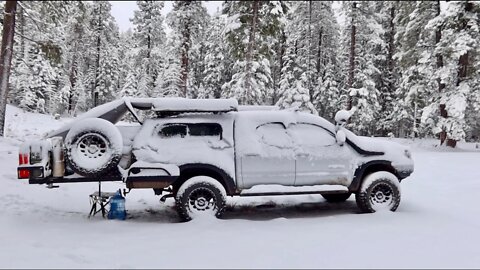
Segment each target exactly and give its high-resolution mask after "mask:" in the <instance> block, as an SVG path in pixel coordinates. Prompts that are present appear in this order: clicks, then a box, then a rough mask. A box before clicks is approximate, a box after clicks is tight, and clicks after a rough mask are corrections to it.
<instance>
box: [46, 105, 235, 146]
mask: <svg viewBox="0 0 480 270" xmlns="http://www.w3.org/2000/svg"><path fill="white" fill-rule="evenodd" d="M133 109H138V110H153V111H156V112H162V111H164V112H229V111H236V110H237V109H238V102H237V100H236V99H186V98H122V99H118V100H114V101H112V102H108V103H105V104H102V105H100V106H97V107H95V108H93V109H91V110H89V111H88V112H86V113H83V114H81V115H80V116H78V117H76V118H75V119H74V120H72V122H70V123H68V124H66V125H64V126H63V127H61V128H60V129H58V130H55V131H53V132H50V133H48V134H47V138H50V137H55V136H61V137H65V136H66V135H67V133H68V131H69V130H70V128H71V127H72V126H73V125H74V124H75V123H76V122H78V121H79V120H82V119H85V118H102V119H105V120H107V121H109V122H111V123H113V124H115V123H117V122H118V121H120V119H122V117H123V116H124V115H125V114H126V113H127V112H128V111H130V112H131V113H132V115H133V116H134V117H135V119H136V120H137V121H139V122H141V121H140V119H139V117H138V115H137V114H136V113H135V111H134V110H133Z"/></svg>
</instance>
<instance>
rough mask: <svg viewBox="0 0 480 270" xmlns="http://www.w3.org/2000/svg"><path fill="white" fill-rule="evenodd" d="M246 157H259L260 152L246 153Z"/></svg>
mask: <svg viewBox="0 0 480 270" xmlns="http://www.w3.org/2000/svg"><path fill="white" fill-rule="evenodd" d="M245 156H246V157H259V156H260V155H259V154H254V153H248V154H245Z"/></svg>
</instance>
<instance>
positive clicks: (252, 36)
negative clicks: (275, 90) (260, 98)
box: [241, 0, 259, 104]
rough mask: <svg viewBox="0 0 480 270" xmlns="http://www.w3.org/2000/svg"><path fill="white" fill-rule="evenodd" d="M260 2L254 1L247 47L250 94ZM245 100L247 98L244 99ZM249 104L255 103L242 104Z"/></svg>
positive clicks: (246, 85)
mask: <svg viewBox="0 0 480 270" xmlns="http://www.w3.org/2000/svg"><path fill="white" fill-rule="evenodd" d="M258 4H259V3H258V0H254V2H253V6H252V11H253V12H252V13H253V16H252V20H251V22H250V33H249V37H248V46H247V55H246V59H245V60H246V62H247V64H246V65H245V77H246V79H245V91H247V92H250V91H252V89H251V85H250V80H251V76H252V74H251V69H252V58H253V50H254V49H255V33H256V31H257V17H258ZM244 98H245V97H244ZM249 102H253V100H248V99H247V98H245V100H241V104H247V103H249Z"/></svg>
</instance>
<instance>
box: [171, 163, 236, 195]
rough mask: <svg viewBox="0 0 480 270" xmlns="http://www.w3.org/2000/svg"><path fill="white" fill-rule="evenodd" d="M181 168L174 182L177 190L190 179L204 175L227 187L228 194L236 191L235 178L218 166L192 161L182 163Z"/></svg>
mask: <svg viewBox="0 0 480 270" xmlns="http://www.w3.org/2000/svg"><path fill="white" fill-rule="evenodd" d="M179 168H180V176H179V177H178V178H177V180H175V182H174V183H173V184H172V185H173V188H174V190H175V192H176V190H178V188H180V186H181V185H182V184H183V183H185V181H187V180H188V179H190V178H192V177H194V176H200V175H203V176H208V177H212V178H214V179H216V180H217V181H218V182H220V183H221V184H222V185H223V187H224V188H225V191H226V192H227V195H234V194H235V193H236V185H235V181H234V180H233V178H232V177H231V176H230V175H229V174H228V173H227V172H225V171H224V170H222V169H220V168H218V167H217V166H214V165H211V164H203V163H192V164H184V165H181V166H179Z"/></svg>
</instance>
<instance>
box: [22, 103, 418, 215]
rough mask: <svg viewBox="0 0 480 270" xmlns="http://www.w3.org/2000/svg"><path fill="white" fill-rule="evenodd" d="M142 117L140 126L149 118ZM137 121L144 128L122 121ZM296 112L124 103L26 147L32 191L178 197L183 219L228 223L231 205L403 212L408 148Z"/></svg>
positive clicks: (339, 120) (25, 173) (340, 121)
mask: <svg viewBox="0 0 480 270" xmlns="http://www.w3.org/2000/svg"><path fill="white" fill-rule="evenodd" d="M141 115H142V116H143V117H142V116H141ZM124 117H130V119H134V120H135V121H136V122H135V123H131V122H125V121H120V120H121V119H124ZM348 117H349V114H348V113H347V112H345V111H340V112H339V113H337V115H336V118H335V120H336V124H335V125H334V124H332V123H330V122H328V121H327V120H325V119H323V118H321V117H319V116H316V115H312V114H308V113H303V112H299V111H296V110H279V109H278V108H276V107H274V106H239V105H238V103H237V101H236V100H235V99H216V100H213V99H210V100H194V99H183V98H123V99H120V100H116V101H113V102H110V103H107V104H104V105H101V106H98V107H96V108H94V109H92V110H90V111H88V112H86V113H85V114H83V115H81V116H79V117H77V118H76V119H74V120H73V121H72V122H71V123H69V124H67V125H66V126H64V127H62V128H60V129H59V130H56V131H54V132H51V133H49V134H48V135H47V136H46V138H44V139H41V140H38V141H31V142H27V143H25V144H24V145H22V146H21V148H20V152H19V153H20V154H19V167H18V169H17V171H18V178H20V179H29V183H30V184H47V185H52V184H55V183H72V182H97V181H122V182H124V183H125V184H126V187H127V188H128V189H137V188H142V189H144V188H149V189H153V190H154V192H155V194H156V195H164V197H162V199H164V198H167V197H174V198H175V201H176V206H177V209H178V213H179V215H180V217H181V218H182V219H184V220H191V219H192V218H195V216H197V215H201V214H208V215H215V216H217V217H219V216H221V214H222V213H223V211H224V210H225V205H226V200H227V196H270V195H298V194H321V195H322V196H323V197H324V198H325V199H326V200H327V201H328V202H341V201H345V200H347V199H348V198H349V197H350V195H351V194H352V193H354V194H355V197H356V202H357V204H358V206H359V208H360V210H361V211H362V212H376V211H378V210H380V209H387V210H391V211H395V210H396V209H397V207H398V205H399V203H400V188H399V184H400V181H401V180H403V179H404V178H406V177H408V176H409V175H410V174H411V173H412V172H413V161H412V158H411V153H410V151H409V149H408V148H406V147H404V146H402V145H399V144H396V143H393V142H389V141H385V140H381V139H378V138H368V137H362V136H357V135H355V134H353V133H352V132H350V131H349V130H347V129H346V128H344V124H345V122H346V121H347V120H348Z"/></svg>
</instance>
